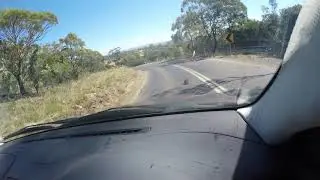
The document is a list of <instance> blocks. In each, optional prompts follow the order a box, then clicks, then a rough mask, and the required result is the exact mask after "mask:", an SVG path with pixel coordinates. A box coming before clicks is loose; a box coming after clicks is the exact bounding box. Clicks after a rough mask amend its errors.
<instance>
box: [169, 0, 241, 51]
mask: <svg viewBox="0 0 320 180" xmlns="http://www.w3.org/2000/svg"><path fill="white" fill-rule="evenodd" d="M181 12H182V14H181V15H180V16H179V17H178V18H177V19H176V22H175V23H174V24H173V25H172V30H173V31H175V34H174V35H173V36H172V38H173V40H174V42H177V41H181V42H185V41H187V42H189V44H190V45H189V49H191V50H192V51H193V50H196V49H201V50H202V51H207V50H206V49H210V51H211V53H213V54H214V52H215V50H216V48H217V44H218V40H217V39H218V38H219V37H220V36H222V34H223V33H225V32H226V31H229V30H230V29H233V27H235V26H237V25H239V24H242V23H243V22H244V21H245V19H246V18H247V8H246V6H245V5H244V4H243V3H242V2H241V1H240V0H184V1H183V2H182V5H181ZM197 39H198V40H197ZM200 40H204V41H200ZM199 42H200V44H199ZM203 42H205V44H204V43H203Z"/></svg>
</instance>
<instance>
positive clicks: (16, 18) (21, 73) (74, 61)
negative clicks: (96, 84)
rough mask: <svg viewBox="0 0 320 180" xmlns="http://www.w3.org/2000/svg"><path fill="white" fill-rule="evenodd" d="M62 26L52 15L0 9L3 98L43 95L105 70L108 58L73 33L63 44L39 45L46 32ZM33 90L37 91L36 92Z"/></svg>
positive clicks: (1, 88)
mask: <svg viewBox="0 0 320 180" xmlns="http://www.w3.org/2000/svg"><path fill="white" fill-rule="evenodd" d="M57 23H58V20H57V17H56V16H55V15H53V14H52V13H49V12H33V11H26V10H18V9H8V10H0V67H1V68H0V69H1V72H0V75H1V76H0V81H1V86H0V90H1V95H3V94H5V95H10V94H16V93H18V92H17V89H16V87H19V93H20V94H21V95H24V94H26V93H27V91H28V90H30V89H34V91H35V92H37V93H38V92H39V91H40V88H41V87H50V86H54V85H56V84H59V83H63V82H65V81H68V80H71V79H77V78H78V77H79V75H80V74H82V73H86V72H96V71H99V70H102V69H104V57H103V56H102V55H101V54H100V53H99V52H97V51H93V50H90V49H87V48H85V42H84V41H83V40H82V39H80V38H79V37H78V36H77V35H76V34H74V33H69V34H68V35H66V36H65V37H63V38H61V39H59V42H58V43H56V42H54V43H52V44H47V45H44V46H39V45H37V42H38V41H39V40H41V38H42V37H43V36H44V35H45V34H46V32H47V31H48V30H49V29H50V28H51V27H52V26H54V25H56V24H57ZM32 91H33V90H32Z"/></svg>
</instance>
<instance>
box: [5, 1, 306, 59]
mask: <svg viewBox="0 0 320 180" xmlns="http://www.w3.org/2000/svg"><path fill="white" fill-rule="evenodd" d="M303 1H304V0H278V4H279V9H281V8H284V7H287V6H290V5H294V4H297V3H302V2H303ZM181 2H182V0H0V9H6V8H20V9H27V10H33V11H50V12H52V13H54V14H55V15H56V16H57V17H58V21H59V24H58V25H56V26H54V27H53V28H52V29H51V30H50V31H49V32H48V33H47V34H46V36H45V37H44V38H43V40H42V41H41V43H47V42H52V41H57V40H58V39H59V38H61V37H64V36H66V35H67V34H68V33H69V32H74V33H76V34H77V35H78V36H79V37H80V38H81V39H83V40H84V41H85V42H86V46H87V47H88V48H91V49H94V50H97V51H99V52H101V53H102V54H107V52H108V51H109V50H110V49H112V48H116V47H121V48H122V49H129V48H134V47H139V46H143V45H146V44H150V43H158V42H164V41H168V40H170V39H171V38H170V37H171V34H172V31H171V25H172V23H173V22H174V20H175V19H176V17H177V16H179V14H180V5H181ZM242 2H243V3H244V4H245V5H246V6H247V8H248V16H249V18H254V19H261V6H262V5H267V4H268V0H242Z"/></svg>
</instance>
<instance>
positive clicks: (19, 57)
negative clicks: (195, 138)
mask: <svg viewBox="0 0 320 180" xmlns="http://www.w3.org/2000/svg"><path fill="white" fill-rule="evenodd" d="M302 3H303V0H263V1H262V0H261V1H257V0H161V1H149V0H132V1H131V0H130V1H127V0H119V1H113V0H107V1H106V0H95V1H88V0H80V1H77V2H75V1H62V0H46V1H42V0H28V1H25V0H14V1H13V0H1V4H0V136H6V135H8V134H10V133H12V132H14V131H17V130H18V129H21V128H23V127H25V126H30V125H35V124H38V123H46V122H53V121H57V120H62V119H66V118H71V117H81V116H84V115H89V114H93V113H97V112H100V111H104V110H107V109H110V108H119V107H123V106H130V107H139V108H138V109H139V113H140V114H141V113H142V114H148V113H152V112H157V113H158V114H161V113H164V112H168V111H170V112H179V111H184V110H188V111H190V110H191V111H192V110H198V109H203V108H206V109H216V108H219V109H221V108H222V109H223V108H230V107H231V108H236V107H239V106H244V105H248V104H250V103H253V102H254V101H255V100H256V99H257V98H258V97H259V96H260V94H261V93H262V92H263V90H264V89H265V88H266V87H267V85H268V83H269V82H270V80H271V79H272V78H273V77H274V75H275V74H276V72H277V70H278V69H279V67H280V64H281V61H282V59H283V57H284V54H285V52H286V48H287V46H288V42H289V40H290V36H291V33H292V31H293V28H294V26H295V22H296V20H297V18H298V15H299V12H300V9H301V7H302V6H301V4H302ZM127 108H128V107H127ZM143 108H149V109H147V110H143ZM150 108H151V109H150ZM159 108H160V109H159ZM127 111H128V109H127ZM117 112H119V113H121V111H117ZM135 112H136V111H134V109H133V110H130V115H134V114H135ZM139 113H138V112H137V114H139ZM114 116H115V117H116V116H118V114H116V115H114ZM90 120H91V119H90Z"/></svg>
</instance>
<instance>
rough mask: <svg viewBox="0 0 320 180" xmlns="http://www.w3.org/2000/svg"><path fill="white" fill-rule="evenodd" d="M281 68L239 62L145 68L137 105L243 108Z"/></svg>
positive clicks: (165, 64)
mask: <svg viewBox="0 0 320 180" xmlns="http://www.w3.org/2000/svg"><path fill="white" fill-rule="evenodd" d="M277 67H278V65H273V66H268V65H265V64H260V65H258V64H253V63H248V62H239V61H237V60H235V59H230V60H225V59H223V60H221V59H205V60H201V61H189V62H183V61H180V62H179V61H168V62H161V63H160V62H156V63H151V64H144V65H141V66H138V67H137V69H139V70H142V71H146V72H147V73H148V78H147V82H146V84H145V86H144V87H143V89H142V91H141V93H140V96H139V98H138V101H137V102H136V103H137V104H141V105H146V104H147V105H150V104H176V103H180V104H183V103H188V102H192V103H196V104H199V105H216V106H220V105H224V104H235V103H238V104H241V103H245V102H248V101H251V100H253V99H255V98H256V97H257V96H258V95H259V94H260V92H261V91H262V89H264V88H265V87H266V85H267V84H268V82H269V81H270V79H271V78H272V77H273V75H274V73H275V72H276V70H277Z"/></svg>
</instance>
